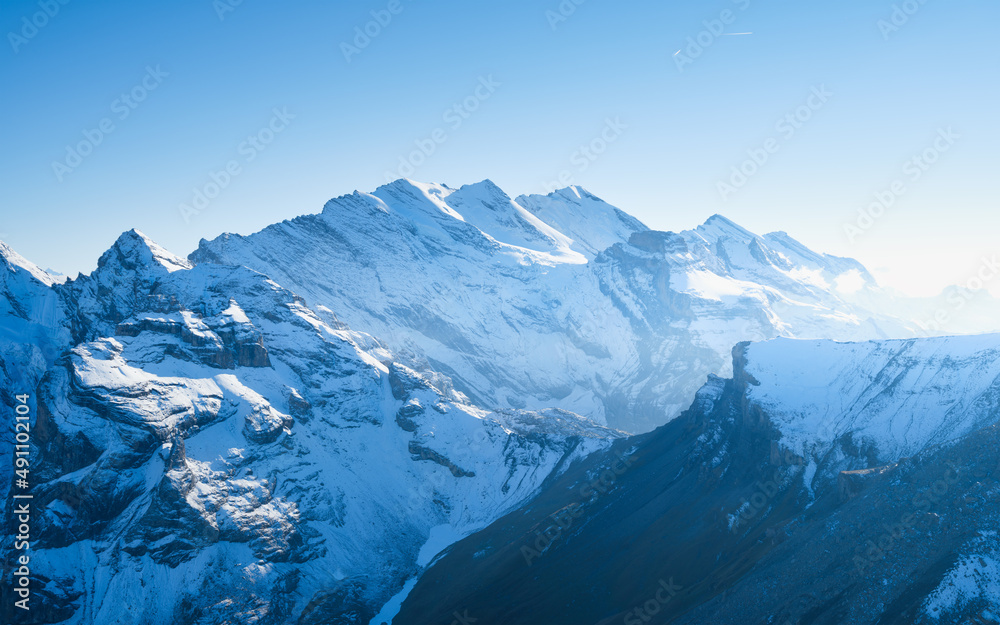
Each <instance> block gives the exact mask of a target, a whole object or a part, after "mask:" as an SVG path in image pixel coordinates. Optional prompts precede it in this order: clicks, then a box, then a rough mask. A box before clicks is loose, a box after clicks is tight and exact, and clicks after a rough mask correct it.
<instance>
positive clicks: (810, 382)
mask: <svg viewBox="0 0 1000 625" xmlns="http://www.w3.org/2000/svg"><path fill="white" fill-rule="evenodd" d="M745 358H746V365H745V372H746V373H747V374H749V376H752V379H753V380H754V382H751V384H750V386H748V389H747V398H748V400H749V401H750V402H752V403H753V404H755V405H757V406H759V407H760V409H761V410H762V411H763V412H764V413H766V414H767V415H768V417H769V418H770V420H771V422H772V423H773V424H774V426H775V427H776V428H777V429H778V431H779V433H780V437H779V439H778V443H779V444H780V445H781V446H782V447H783V448H784V449H787V450H788V451H790V452H792V453H794V454H796V455H798V456H802V457H805V458H809V459H815V460H817V461H820V462H822V461H823V460H824V459H825V460H827V461H829V462H834V463H836V460H837V458H843V457H845V456H854V457H855V461H856V462H857V461H862V462H863V463H866V464H865V466H874V465H877V464H888V463H891V462H895V461H897V460H899V459H900V458H903V457H907V456H912V455H915V454H917V453H918V452H920V451H923V450H925V449H927V448H929V447H931V446H933V445H939V444H943V443H947V442H948V441H952V440H956V439H958V438H960V437H962V436H964V435H966V434H968V433H970V432H973V431H975V430H978V429H980V428H982V427H984V426H986V425H989V424H992V423H995V422H996V421H998V420H1000V335H981V336H963V337H941V338H930V339H911V340H895V341H871V342H863V343H834V342H830V341H797V340H788V339H775V340H772V341H765V342H763V343H759V344H752V345H750V346H748V347H747V348H746V355H745ZM836 466H837V468H840V469H843V468H845V467H843V466H840V465H836ZM849 468H864V467H857V466H852V467H849Z"/></svg>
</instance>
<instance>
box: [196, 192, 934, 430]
mask: <svg viewBox="0 0 1000 625" xmlns="http://www.w3.org/2000/svg"><path fill="white" fill-rule="evenodd" d="M189 259H190V261H191V262H195V263H223V264H229V265H244V266H247V267H250V268H252V269H255V270H257V271H260V272H261V273H264V274H266V275H268V276H270V277H272V278H274V279H275V280H276V281H278V282H279V283H281V284H282V285H285V286H286V287H288V288H290V289H292V290H294V291H295V292H296V293H299V294H300V295H303V296H304V297H306V298H307V299H308V300H309V301H310V302H314V303H316V304H321V305H324V306H327V307H329V308H332V309H335V310H336V311H337V314H338V315H339V316H340V318H341V319H343V321H345V322H346V323H347V324H348V325H349V326H350V327H352V328H353V329H355V330H360V331H364V332H367V333H369V334H372V335H374V336H377V337H379V339H380V340H382V341H384V342H385V344H386V345H387V346H388V347H389V348H390V349H392V350H393V352H394V353H396V354H397V355H398V356H399V357H400V358H401V359H403V360H404V361H405V362H407V363H408V364H410V365H411V366H415V367H420V366H421V363H429V364H430V367H429V368H431V369H434V370H437V371H440V372H442V373H444V374H447V375H448V376H449V377H450V378H451V379H452V381H453V382H454V384H455V385H456V388H457V389H458V390H460V391H461V392H462V393H464V394H465V395H466V396H468V397H470V398H472V399H473V401H475V402H477V403H478V404H479V405H481V406H484V407H489V408H491V409H495V410H504V409H528V410H541V409H544V408H548V407H557V408H561V409H564V410H569V411H572V412H576V413H578V414H581V415H584V416H587V417H589V418H592V419H594V420H596V421H598V422H603V423H608V424H610V425H611V426H613V427H616V428H619V429H623V430H626V431H630V432H643V431H649V430H652V429H653V428H655V427H656V426H658V425H661V424H663V423H665V422H666V421H668V420H669V419H671V418H673V417H675V416H676V415H678V414H679V413H680V412H681V411H682V410H684V409H686V408H687V407H688V406H689V405H690V402H691V397H693V396H694V393H695V392H696V391H697V390H698V388H699V387H700V386H701V384H702V382H703V381H704V379H705V376H706V375H707V374H709V373H714V374H719V375H729V374H731V369H730V357H729V352H730V350H731V349H732V347H733V345H735V344H736V343H737V342H739V341H745V340H762V339H768V338H773V337H776V336H792V337H805V338H834V339H839V340H858V339H869V338H885V337H888V336H912V335H913V333H914V332H915V331H916V330H917V325H916V324H915V323H913V322H911V321H908V320H903V319H904V317H905V315H896V316H894V315H893V314H891V313H889V312H887V310H886V306H885V304H886V302H887V301H888V300H889V299H890V298H889V296H888V295H887V294H885V293H884V292H883V291H882V290H881V289H880V288H879V287H878V286H877V285H876V284H875V281H874V280H873V279H872V278H871V276H870V275H869V274H868V272H867V271H866V270H865V269H864V267H862V266H861V265H860V264H858V263H857V262H856V261H852V260H850V259H843V258H836V257H832V256H826V255H823V254H817V253H815V252H812V251H810V250H808V249H806V248H805V247H804V246H802V245H801V244H799V243H797V242H796V241H795V240H794V239H792V238H790V237H789V236H788V235H786V234H784V233H772V234H768V235H765V236H758V235H755V234H753V233H751V232H749V231H747V230H745V229H743V228H741V227H739V226H738V225H736V224H734V223H733V222H731V221H729V220H727V219H725V218H723V217H720V216H714V217H712V218H711V219H709V220H708V221H707V222H705V224H704V225H702V226H699V227H698V228H696V229H694V230H689V231H685V232H681V233H673V232H654V231H650V230H649V229H648V228H647V227H646V226H644V225H643V224H642V223H640V222H639V221H638V220H636V219H635V218H633V217H630V216H629V215H627V214H626V213H624V212H623V211H621V210H619V209H617V208H615V207H613V206H610V205H608V204H607V203H605V202H603V201H601V200H600V199H598V198H596V197H594V196H593V195H591V194H589V193H587V192H586V191H584V190H583V189H580V188H576V187H574V188H570V189H564V190H562V191H559V192H556V193H553V194H551V195H548V196H521V197H518V198H517V199H514V200H512V199H511V198H510V197H508V196H507V195H506V194H504V192H503V191H502V190H500V189H499V188H498V187H497V186H496V185H494V184H493V183H492V182H490V181H488V180H487V181H484V182H482V183H479V184H474V185H467V186H464V187H462V188H460V189H452V188H449V187H446V186H442V185H428V184H422V183H417V182H412V181H407V180H400V181H397V182H394V183H391V184H388V185H386V186H383V187H380V188H379V189H377V190H376V191H374V192H373V193H371V194H368V193H354V194H352V195H347V196H344V197H340V198H336V199H334V200H331V201H330V202H329V203H327V205H326V206H325V207H324V209H323V212H322V213H321V214H319V215H307V216H303V217H299V218H296V219H292V220H290V221H286V222H283V223H281V224H276V225H274V226H271V227H268V228H265V229H264V230H262V231H261V232H258V233H256V234H253V235H250V236H238V235H233V234H226V235H223V236H220V237H219V238H217V239H215V240H213V241H203V242H202V243H201V245H200V246H199V248H198V250H196V251H195V252H194V253H192V254H191V255H190V257H189ZM847 278H850V279H851V280H852V281H853V282H854V283H856V284H854V286H855V287H856V290H854V291H851V292H850V293H848V292H846V291H845V289H841V288H840V287H839V286H838V285H839V284H842V283H843V281H844V280H845V279H847Z"/></svg>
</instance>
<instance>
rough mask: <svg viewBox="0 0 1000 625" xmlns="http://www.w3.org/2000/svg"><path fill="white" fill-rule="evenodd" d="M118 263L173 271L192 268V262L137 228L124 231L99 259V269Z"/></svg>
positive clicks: (132, 267)
mask: <svg viewBox="0 0 1000 625" xmlns="http://www.w3.org/2000/svg"><path fill="white" fill-rule="evenodd" d="M112 263H117V264H120V265H122V266H124V267H126V268H129V269H135V268H136V267H150V266H156V267H159V268H161V269H164V270H166V272H167V273H172V272H174V271H178V270H181V269H190V268H191V267H192V265H191V263H190V262H188V261H186V260H184V259H183V258H181V257H180V256H177V255H175V254H173V253H171V252H169V251H167V250H166V248H164V247H161V246H160V245H159V244H157V243H156V242H155V241H153V240H152V239H150V238H149V237H148V236H146V235H145V234H143V233H142V232H141V231H139V230H136V229H135V228H133V229H131V230H128V231H126V232H123V233H122V234H121V236H119V237H118V239H117V240H116V241H115V242H114V244H113V245H112V246H111V247H110V248H109V249H108V251H107V252H105V253H104V254H103V255H102V256H101V258H100V259H99V260H98V261H97V267H98V269H100V268H103V267H105V266H106V265H108V264H112Z"/></svg>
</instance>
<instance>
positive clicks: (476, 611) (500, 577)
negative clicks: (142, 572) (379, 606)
mask: <svg viewBox="0 0 1000 625" xmlns="http://www.w3.org/2000/svg"><path fill="white" fill-rule="evenodd" d="M997 340H1000V339H998V338H997V337H984V338H980V339H979V342H978V345H977V344H975V343H973V342H972V341H969V342H966V341H965V340H964V339H962V340H957V339H954V338H952V339H931V340H922V341H921V340H918V341H914V342H910V341H886V342H879V341H876V342H873V343H870V344H835V343H832V342H828V341H820V342H814V341H789V340H777V341H772V342H769V343H765V344H762V345H746V344H743V345H740V346H738V347H737V348H736V349H735V350H734V362H733V369H734V377H733V378H732V379H728V380H726V379H721V378H710V379H709V381H708V383H707V384H706V385H704V387H703V388H702V389H701V390H700V391H699V392H698V394H697V396H696V399H695V401H694V404H693V405H692V406H691V408H690V409H689V410H688V411H686V412H685V413H684V414H683V415H682V416H681V417H679V418H678V419H676V420H675V421H672V422H671V423H669V424H667V425H665V426H663V427H661V428H659V429H658V430H656V431H655V432H652V433H650V434H646V435H643V436H641V437H634V438H630V439H628V440H626V441H621V442H620V443H618V444H617V445H616V446H615V447H614V448H612V449H611V450H608V451H607V452H601V453H598V454H594V455H592V456H590V457H588V458H586V459H585V460H583V461H581V462H580V463H579V464H577V465H575V466H574V467H572V468H571V469H570V470H569V471H567V472H566V473H564V474H563V475H562V476H561V477H560V478H559V479H558V480H556V481H554V482H553V483H551V484H550V485H549V486H548V487H547V488H545V489H544V490H543V491H542V492H541V493H540V494H539V495H538V496H537V497H536V498H535V499H533V500H532V501H531V502H529V503H528V504H526V505H525V506H523V507H522V508H521V509H520V510H518V511H516V512H514V513H512V514H510V515H508V516H506V517H504V518H502V519H500V520H498V521H497V522H496V523H494V524H493V525H491V526H490V527H488V528H486V529H485V530H482V531H480V532H478V533H476V534H473V535H471V536H469V537H467V538H465V539H464V540H462V541H460V542H458V543H456V544H455V545H453V546H451V547H450V548H449V550H448V551H447V553H446V554H445V555H444V556H442V557H441V558H440V559H439V560H438V561H437V562H436V563H435V564H434V566H432V567H431V568H430V569H429V570H428V571H427V572H426V573H425V574H424V575H423V576H422V577H421V579H420V581H419V582H418V583H417V584H416V586H415V587H414V589H413V590H412V591H411V592H410V594H409V596H408V598H407V600H406V601H405V602H404V604H403V606H402V609H401V611H400V614H399V618H398V619H396V620H395V621H393V622H394V623H396V624H397V625H400V624H404V625H405V624H409V623H423V622H440V621H444V620H446V619H447V618H448V616H449V615H453V614H454V613H456V612H457V613H458V614H463V615H465V614H468V615H469V616H471V617H474V618H479V619H480V620H481V621H482V622H502V623H511V624H519V623H525V624H527V623H537V622H545V623H552V624H561V623H566V624H570V623H572V624H575V625H581V624H587V623H592V624H601V625H605V624H607V625H610V624H611V623H621V622H625V623H641V622H648V621H650V620H655V621H656V622H664V623H667V622H670V623H691V624H692V625H693V624H695V623H727V624H728V623H732V624H734V625H735V624H737V623H740V624H755V623H760V624H765V623H798V622H811V623H824V624H825V623H829V624H831V625H832V624H839V623H899V624H902V623H915V622H942V623H944V622H947V623H959V622H975V621H974V620H972V619H976V618H979V619H981V620H982V622H990V619H994V620H995V619H996V618H997V616H998V615H1000V595H998V594H997V590H996V589H997V584H998V582H1000V569H998V568H997V566H996V549H997V542H996V524H997V522H998V521H1000V463H998V455H997V452H996V449H997V447H996V446H997V444H1000V426H998V424H997V422H998V421H1000V400H998V399H997V398H996V397H994V396H993V395H991V394H990V392H989V391H988V390H985V391H984V390H983V389H988V388H989V387H990V386H991V384H990V382H988V381H983V380H987V379H989V378H990V376H991V373H990V372H989V371H987V372H984V373H983V374H982V376H981V379H980V381H978V382H973V381H970V382H969V383H968V384H965V385H959V384H954V383H951V384H949V383H948V382H949V380H951V381H954V379H957V378H958V377H961V376H962V375H964V374H963V373H962V370H963V369H966V368H968V369H966V370H965V373H968V370H970V369H974V368H976V367H977V365H978V366H979V367H983V366H984V365H985V364H986V363H987V362H990V364H991V365H992V364H995V362H993V361H995V358H994V357H993V356H991V354H992V353H993V352H992V349H993V347H992V345H993V343H994V342H995V341H997ZM817 346H818V347H817ZM800 350H801V352H800ZM796 353H803V354H804V353H808V354H809V356H808V360H809V361H810V362H809V365H808V369H809V370H810V371H811V372H812V374H804V373H803V372H802V368H803V367H805V366H806V365H805V363H806V360H805V359H798V358H795V357H793V355H794V354H796ZM902 353H906V354H909V356H910V357H911V361H910V362H909V363H908V364H909V369H908V370H910V371H913V372H914V373H913V374H912V375H914V376H915V377H912V378H908V377H906V376H900V375H890V378H892V381H891V382H887V383H882V382H881V381H880V380H879V379H878V378H877V377H876V378H873V379H867V380H866V379H865V378H864V376H863V375H859V374H858V372H859V371H864V370H865V368H866V367H867V366H871V365H873V363H874V362H875V361H877V360H881V361H882V363H883V365H885V366H884V367H883V368H887V370H886V374H887V375H889V374H890V373H891V372H892V366H891V362H893V361H894V360H898V359H899V357H900V355H901V354H902ZM841 356H843V359H842V360H838V358H839V357H841ZM894 356H895V357H894ZM849 371H850V372H853V373H852V375H853V376H856V377H860V378H861V379H862V381H861V382H857V383H856V384H857V385H858V386H859V387H862V388H859V389H858V395H859V396H860V397H869V398H870V397H872V396H875V397H877V398H878V399H877V400H871V401H867V402H861V403H864V404H867V408H865V409H863V410H862V409H860V406H855V407H854V408H853V409H852V408H851V406H853V405H855V404H857V403H858V402H851V401H850V396H849V397H848V402H847V404H846V411H845V412H844V413H843V414H842V415H841V414H840V413H838V418H836V419H834V421H833V423H834V426H833V427H832V428H830V429H820V430H819V432H818V433H817V434H816V438H815V439H814V443H815V444H814V445H812V446H809V447H808V448H807V449H806V453H804V454H803V455H798V454H796V453H795V452H794V451H793V450H794V448H793V447H789V446H787V445H788V444H789V438H788V436H787V434H788V433H789V432H794V430H793V429H790V428H789V418H788V417H789V415H794V416H795V417H797V418H798V419H800V420H801V419H802V418H803V416H804V415H805V414H808V413H809V411H808V410H806V411H805V412H803V411H799V410H798V409H797V408H798V407H799V406H801V405H802V404H803V402H809V401H813V400H816V401H817V406H820V407H823V406H825V404H823V402H822V400H821V399H820V398H816V397H815V395H814V393H816V392H817V391H821V392H827V391H826V389H828V388H829V389H834V390H833V391H830V392H837V391H836V389H838V388H840V385H842V384H844V383H845V382H847V380H848V378H849V377H850V376H848V375H847V372H849ZM930 372H936V375H939V376H942V378H943V379H942V382H943V383H942V384H941V385H940V387H938V386H934V385H928V384H926V383H925V380H924V376H926V375H928V374H929V373H930ZM949 375H953V376H955V377H954V378H949V377H948V376H949ZM851 384H855V381H853V380H852V381H851ZM899 403H902V404H903V405H905V406H906V407H907V409H910V410H914V411H916V407H919V406H922V407H923V408H924V409H925V410H924V411H923V412H922V413H921V415H920V419H921V421H922V422H924V423H929V424H931V427H927V428H920V427H911V428H909V429H908V430H907V431H905V432H901V431H898V430H895V429H893V428H892V427H877V428H874V429H873V424H882V425H887V424H888V425H891V424H893V423H895V421H896V420H897V419H898V418H899V416H900V412H899V411H898V410H896V407H897V405H898V404H899ZM987 403H989V404H990V405H989V406H987ZM955 406H966V407H968V406H975V407H976V410H975V411H972V415H971V416H969V418H968V419H967V420H966V421H964V422H962V423H955V422H954V421H953V420H952V417H953V415H954V414H955ZM831 410H833V411H836V410H837V405H836V404H833V405H832V408H831ZM852 410H853V411H852ZM934 424H938V425H940V424H948V427H947V428H945V429H946V430H947V434H945V433H944V432H945V430H944V429H941V428H939V427H935V426H934ZM873 431H877V432H879V433H880V436H879V437H877V438H874V439H871V438H870V437H869V434H870V433H871V432H873ZM862 439H868V440H869V441H870V443H871V444H870V445H868V446H864V445H857V446H855V447H852V446H850V445H848V444H847V443H846V441H848V440H858V441H860V440H862ZM834 449H836V450H837V451H836V452H832V451H830V450H834ZM824 450H825V452H824ZM817 452H819V453H817ZM903 453H905V454H908V455H906V456H900V455H898V454H903ZM869 462H871V463H872V464H868V463H869ZM817 476H819V477H817ZM497 589H502V590H500V591H499V592H498V590H497ZM453 618H454V617H453Z"/></svg>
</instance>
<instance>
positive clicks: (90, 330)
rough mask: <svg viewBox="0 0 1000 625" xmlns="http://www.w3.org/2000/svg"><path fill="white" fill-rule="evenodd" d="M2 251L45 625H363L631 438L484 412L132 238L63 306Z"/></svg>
mask: <svg viewBox="0 0 1000 625" xmlns="http://www.w3.org/2000/svg"><path fill="white" fill-rule="evenodd" d="M0 252H2V253H3V258H4V261H5V265H4V266H3V267H2V268H0V269H2V271H0V280H2V282H0V284H2V285H3V286H4V291H3V295H4V297H3V299H2V300H0V303H2V305H3V309H2V310H0V313H2V319H3V341H4V343H3V345H2V348H3V349H2V356H3V368H2V370H3V372H4V375H5V380H4V392H5V393H7V394H9V395H13V394H14V393H28V394H31V395H32V400H31V402H30V405H31V408H32V411H33V412H34V414H36V415H37V416H36V419H35V422H34V423H33V432H32V437H33V438H32V440H33V448H32V466H31V482H32V487H31V491H30V492H31V493H32V494H33V495H34V500H33V504H34V506H35V508H34V509H35V513H34V514H33V515H32V533H31V534H32V541H33V544H32V552H31V553H32V555H31V562H32V567H31V571H32V577H31V580H32V584H33V592H34V595H33V596H34V597H35V599H34V601H35V603H34V605H33V612H32V614H33V615H41V616H39V617H38V618H41V619H42V620H39V621H37V622H60V623H68V624H84V623H86V624H111V623H124V622H128V623H136V624H140V623H149V624H153V623H164V622H179V623H285V622H290V621H295V620H297V619H302V620H301V621H300V622H334V620H331V619H336V618H339V619H342V620H341V621H336V622H352V623H353V622H357V623H362V622H367V620H368V619H369V618H372V617H374V616H375V614H376V612H377V610H378V608H379V607H380V606H382V605H383V604H385V603H386V602H387V600H388V599H389V598H390V597H391V596H392V595H393V594H394V593H396V592H397V591H399V590H400V589H401V588H402V586H403V584H404V582H405V581H406V580H407V579H409V578H411V577H413V576H414V575H416V574H417V573H418V572H419V571H420V569H421V567H423V566H425V565H426V564H427V563H428V562H429V560H430V558H431V557H432V556H434V555H435V553H436V552H437V551H438V550H439V549H440V548H441V547H442V546H444V545H447V544H448V543H449V542H451V541H453V540H455V539H456V538H458V537H461V536H462V535H464V534H466V533H468V532H470V531H472V530H474V529H477V528H479V527H482V526H485V525H486V524H488V523H489V522H490V521H492V520H493V519H495V518H497V517H498V516H500V515H502V514H504V513H505V512H507V511H509V510H511V509H512V508H514V507H515V506H516V505H517V504H519V503H520V502H521V501H523V500H524V499H525V498H527V497H528V496H529V495H531V494H533V493H534V492H535V491H536V490H537V488H538V487H539V486H540V485H541V484H542V483H543V481H544V480H546V479H548V478H550V477H552V476H554V475H556V474H558V473H559V472H560V471H562V470H564V469H565V468H566V466H568V464H569V463H570V462H571V460H572V459H574V458H578V457H583V456H585V455H587V454H588V453H590V452H592V451H594V450H597V449H601V448H603V447H605V446H607V445H608V444H609V443H610V441H611V440H613V439H615V438H617V437H619V436H620V433H618V432H615V431H611V430H608V429H606V428H603V427H600V426H597V425H594V424H593V423H592V422H590V421H588V420H585V419H583V418H581V417H579V416H577V415H574V414H571V413H567V412H565V411H561V410H558V409H553V410H546V411H542V412H528V411H520V410H507V411H503V412H491V411H487V410H483V409H480V408H477V407H476V406H474V405H472V404H470V403H469V402H468V401H467V399H466V398H465V397H463V396H462V395H461V394H460V393H457V392H455V391H453V390H452V389H451V385H450V382H449V381H448V380H447V378H446V377H444V376H440V375H435V374H433V373H432V372H423V373H418V372H415V371H413V370H412V369H409V368H407V367H405V366H403V365H401V364H399V363H398V362H396V361H394V360H393V357H392V354H391V353H390V352H389V351H387V350H386V349H385V348H383V347H382V345H381V344H380V343H379V342H378V341H377V340H375V339H373V338H372V337H370V336H368V335H365V334H361V333H357V332H353V331H351V330H350V329H348V328H347V327H346V326H345V325H344V324H343V323H342V322H340V321H339V320H338V319H337V318H336V317H335V316H334V314H333V313H332V312H331V311H330V310H328V309H317V310H311V309H309V308H307V307H306V306H305V304H304V302H303V300H302V299H301V298H300V297H298V296H297V295H295V294H293V293H292V292H290V291H288V290H286V289H284V288H282V287H281V286H279V285H278V284H276V283H275V282H274V281H272V280H270V279H269V278H267V277H266V276H263V275H261V274H259V273H256V272H254V271H252V270H250V269H247V268H245V267H232V266H222V265H213V264H207V265H200V266H192V265H191V264H190V263H188V262H187V261H185V260H183V259H181V258H178V257H176V256H173V255H172V254H170V253H169V252H167V251H166V250H164V249H163V248H161V247H159V246H157V245H156V244H155V243H153V242H152V241H150V240H149V239H148V238H146V237H144V236H143V235H142V234H140V233H137V232H134V231H132V232H128V233H125V234H124V235H122V237H121V238H120V239H119V240H118V241H117V242H116V243H115V245H114V246H113V247H112V248H111V249H110V250H108V252H107V253H105V254H104V255H103V256H102V258H101V260H100V262H99V266H98V269H97V270H96V271H95V272H94V273H93V274H91V275H88V276H81V277H79V278H78V279H76V280H71V281H68V282H66V283H65V284H58V283H56V282H54V281H52V280H51V279H49V278H48V277H47V275H46V274H45V273H44V272H41V271H40V270H38V269H37V267H35V266H33V265H31V264H30V263H28V262H27V261H25V260H24V259H22V258H20V257H18V256H17V255H15V254H13V253H12V252H11V251H10V250H9V249H7V248H2V249H0ZM4 401H5V403H7V404H8V405H11V406H12V405H14V404H13V400H12V398H11V397H8V396H6V395H5V397H4ZM5 442H6V443H8V444H9V442H10V441H9V440H7V441H5ZM5 469H7V470H8V471H9V467H5ZM6 483H8V484H9V483H10V481H9V480H8V481H7V482H6ZM10 514H11V513H10V510H8V511H7V515H6V516H7V521H10V517H9V515H10ZM3 549H4V550H5V554H4V556H5V558H4V561H5V562H11V561H13V560H11V559H10V558H9V557H7V556H9V555H10V554H9V549H10V545H9V544H7V543H5V544H4V545H3ZM4 590H5V592H8V591H9V588H7V587H5V589H4ZM5 601H8V605H12V604H13V603H12V601H13V600H12V599H11V598H10V597H6V596H5ZM343 619H347V620H343Z"/></svg>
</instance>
